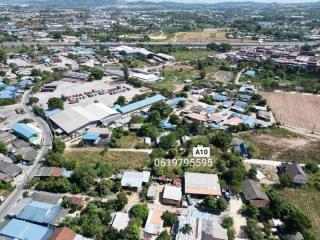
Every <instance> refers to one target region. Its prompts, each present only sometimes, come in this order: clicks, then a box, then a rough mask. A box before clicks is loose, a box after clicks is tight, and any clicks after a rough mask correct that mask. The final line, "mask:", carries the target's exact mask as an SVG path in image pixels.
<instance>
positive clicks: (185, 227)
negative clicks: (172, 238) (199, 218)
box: [181, 223, 192, 235]
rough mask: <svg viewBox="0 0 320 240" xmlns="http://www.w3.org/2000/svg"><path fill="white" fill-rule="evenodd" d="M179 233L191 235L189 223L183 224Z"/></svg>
mask: <svg viewBox="0 0 320 240" xmlns="http://www.w3.org/2000/svg"><path fill="white" fill-rule="evenodd" d="M181 232H182V233H183V234H185V235H189V234H190V233H192V227H191V225H190V224H189V223H186V224H184V225H183V227H182V228H181Z"/></svg>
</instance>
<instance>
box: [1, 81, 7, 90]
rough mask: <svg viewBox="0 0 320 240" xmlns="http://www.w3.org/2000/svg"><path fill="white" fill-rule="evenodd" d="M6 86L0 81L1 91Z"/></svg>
mask: <svg viewBox="0 0 320 240" xmlns="http://www.w3.org/2000/svg"><path fill="white" fill-rule="evenodd" d="M7 86H8V85H7V84H5V83H4V82H2V81H0V88H1V89H3V88H6V87H7Z"/></svg>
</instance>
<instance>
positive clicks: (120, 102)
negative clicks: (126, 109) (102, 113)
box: [114, 96, 127, 106]
mask: <svg viewBox="0 0 320 240" xmlns="http://www.w3.org/2000/svg"><path fill="white" fill-rule="evenodd" d="M126 102H127V100H126V98H125V96H119V97H118V99H117V101H115V103H114V105H120V106H123V105H125V104H126Z"/></svg>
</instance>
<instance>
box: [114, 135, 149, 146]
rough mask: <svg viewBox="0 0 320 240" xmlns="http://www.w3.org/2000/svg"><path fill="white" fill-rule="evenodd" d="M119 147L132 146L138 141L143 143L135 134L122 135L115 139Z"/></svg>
mask: <svg viewBox="0 0 320 240" xmlns="http://www.w3.org/2000/svg"><path fill="white" fill-rule="evenodd" d="M117 143H118V144H119V146H120V148H134V147H135V146H136V145H137V144H138V143H143V141H142V139H140V138H138V137H137V136H135V135H128V136H122V137H121V138H120V139H118V140H117Z"/></svg>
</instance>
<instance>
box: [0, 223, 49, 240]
mask: <svg viewBox="0 0 320 240" xmlns="http://www.w3.org/2000/svg"><path fill="white" fill-rule="evenodd" d="M51 234H52V230H51V229H49V228H47V227H43V226H40V225H37V224H33V223H29V222H26V221H22V220H18V219H12V220H11V221H10V222H9V223H8V224H7V225H5V226H4V228H2V229H1V231H0V235H2V236H8V237H11V238H15V239H23V240H47V239H49V237H50V235H51Z"/></svg>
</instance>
